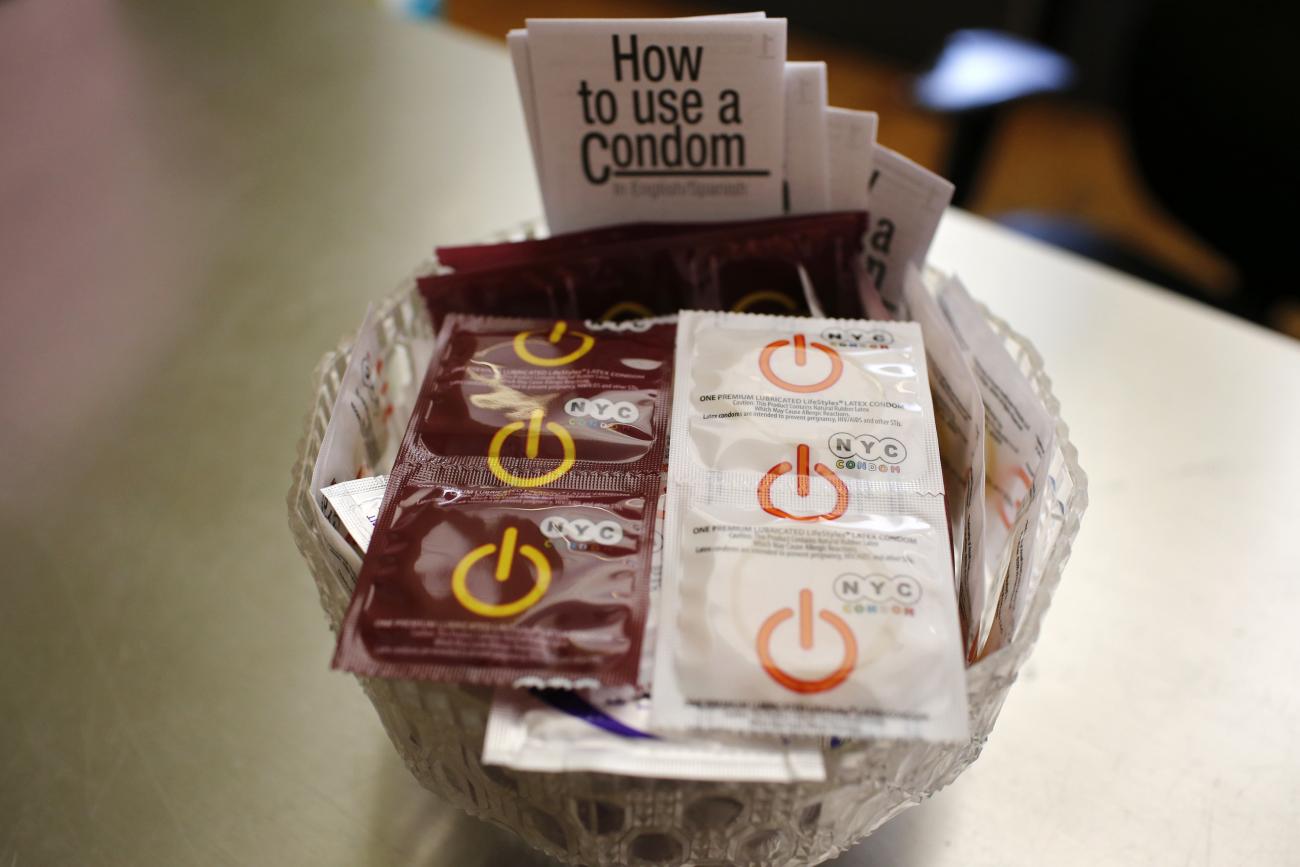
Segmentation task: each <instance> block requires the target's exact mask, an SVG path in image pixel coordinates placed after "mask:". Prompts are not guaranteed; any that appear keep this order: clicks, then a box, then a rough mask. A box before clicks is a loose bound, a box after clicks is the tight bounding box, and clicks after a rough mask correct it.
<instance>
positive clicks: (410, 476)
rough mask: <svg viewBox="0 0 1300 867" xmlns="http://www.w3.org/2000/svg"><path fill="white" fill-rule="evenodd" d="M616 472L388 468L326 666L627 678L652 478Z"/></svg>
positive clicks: (523, 677) (531, 678)
mask: <svg viewBox="0 0 1300 867" xmlns="http://www.w3.org/2000/svg"><path fill="white" fill-rule="evenodd" d="M620 481H621V483H620V484H617V485H611V484H610V482H611V479H610V478H609V477H602V478H598V479H584V478H583V477H582V476H581V475H578V474H574V475H570V476H568V477H567V478H566V480H565V483H564V485H563V486H560V485H557V486H556V487H548V488H533V489H522V490H520V489H516V490H509V489H503V488H500V487H493V486H492V485H493V483H494V482H495V480H494V479H492V478H491V477H490V476H488V475H487V474H486V473H484V472H483V471H482V470H467V469H466V468H463V467H454V466H453V467H449V466H447V465H441V464H424V465H422V466H418V467H405V468H403V469H402V471H400V472H396V473H394V474H393V476H391V477H390V480H389V485H390V488H391V486H394V485H395V486H396V487H395V488H393V491H394V493H393V494H392V495H391V499H390V501H389V502H388V503H387V504H386V505H385V512H384V514H382V515H381V518H380V523H379V527H378V528H377V530H376V532H375V535H374V537H373V538H372V539H371V542H370V548H369V550H368V551H367V552H366V559H365V565H364V567H363V569H362V573H361V578H360V580H359V581H358V583H357V591H356V594H355V595H354V597H353V600H352V605H351V607H350V608H349V609H348V615H347V618H346V619H345V621H344V623H343V629H342V633H341V636H340V640H339V645H338V650H337V652H336V654H335V657H334V665H335V667H337V668H343V669H346V670H348V671H352V672H355V673H357V674H364V675H369V676H374V677H402V678H415V679H425V680H437V681H454V682H458V683H472V684H487V685H494V684H495V685H509V684H518V683H520V682H521V681H522V682H524V683H529V682H531V683H532V684H534V685H537V686H552V687H554V686H567V687H584V686H587V687H596V686H609V685H615V684H626V683H633V682H635V680H636V675H637V668H638V665H639V662H640V656H641V642H642V635H643V632H644V629H645V617H646V610H647V606H648V596H647V594H648V574H649V569H650V552H651V547H652V541H653V538H654V521H655V511H656V506H657V498H658V487H659V480H658V479H657V478H650V477H638V476H628V477H624V478H622V479H621V480H620ZM609 487H616V488H618V490H608V489H603V488H609Z"/></svg>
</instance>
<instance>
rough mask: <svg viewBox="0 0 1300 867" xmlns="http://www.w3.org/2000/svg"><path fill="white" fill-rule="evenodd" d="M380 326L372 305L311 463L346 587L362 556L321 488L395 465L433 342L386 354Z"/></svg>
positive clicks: (320, 511) (322, 518) (320, 520)
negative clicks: (351, 541)
mask: <svg viewBox="0 0 1300 867" xmlns="http://www.w3.org/2000/svg"><path fill="white" fill-rule="evenodd" d="M379 327H380V326H379V322H378V320H377V319H376V318H375V310H374V307H373V306H372V307H371V308H370V309H369V310H367V311H366V318H365V320H364V321H363V322H362V323H361V328H360V329H359V330H358V331H357V336H356V339H355V340H354V341H353V342H352V347H351V354H350V356H349V360H348V367H347V370H346V371H345V372H344V373H343V380H342V382H340V384H339V393H338V397H337V398H336V399H335V402H334V408H333V410H332V411H331V412H330V420H329V424H328V425H326V427H325V433H324V435H323V436H322V438H321V444H320V450H319V452H318V453H317V455H316V464H315V466H314V467H312V476H311V492H312V498H313V499H314V500H315V501H316V506H317V510H316V520H317V524H318V525H319V526H320V527H321V532H323V533H324V534H325V537H326V539H327V540H328V541H329V543H330V549H331V550H332V551H333V552H334V554H335V557H336V561H337V563H336V565H338V566H339V576H340V577H341V578H343V579H344V584H345V585H346V586H348V587H351V586H352V585H353V584H354V583H355V582H356V576H357V573H358V572H360V571H361V558H360V557H358V556H357V552H356V550H355V549H354V548H353V547H352V545H351V544H349V543H348V541H347V539H346V538H345V537H344V533H345V532H346V529H347V528H346V527H345V526H344V524H343V522H342V520H341V519H340V517H339V515H337V514H335V511H334V507H333V505H332V504H331V503H330V501H329V500H328V499H327V498H326V497H325V495H324V494H323V493H322V491H323V489H325V488H327V487H329V486H330V485H336V484H338V483H339V482H343V481H349V480H352V479H360V478H365V477H368V476H375V475H379V474H380V473H384V472H387V471H388V469H389V468H390V467H392V465H393V460H394V459H395V458H396V456H397V449H398V446H400V445H401V442H402V433H403V432H404V431H405V429H406V422H407V420H408V419H409V418H410V417H411V411H412V409H413V408H414V406H415V398H416V394H417V392H418V391H419V387H420V381H421V379H422V378H423V376H424V372H425V369H426V368H427V367H428V366H429V358H430V356H431V355H432V354H433V341H432V340H431V339H419V340H413V341H410V342H409V343H408V344H406V345H404V346H403V345H399V346H396V347H394V348H393V349H392V350H391V351H390V352H389V353H388V354H387V355H386V354H385V351H384V349H383V344H382V342H381V340H380V332H379Z"/></svg>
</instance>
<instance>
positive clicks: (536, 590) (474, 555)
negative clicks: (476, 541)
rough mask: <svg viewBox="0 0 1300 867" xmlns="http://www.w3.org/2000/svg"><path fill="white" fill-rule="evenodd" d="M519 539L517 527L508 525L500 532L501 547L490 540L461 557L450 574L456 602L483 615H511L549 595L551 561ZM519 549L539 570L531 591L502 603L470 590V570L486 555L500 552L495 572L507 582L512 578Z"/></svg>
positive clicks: (497, 577) (498, 578)
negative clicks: (488, 600) (516, 553)
mask: <svg viewBox="0 0 1300 867" xmlns="http://www.w3.org/2000/svg"><path fill="white" fill-rule="evenodd" d="M518 542H519V530H518V528H516V527H507V528H506V531H505V532H504V533H503V534H502V535H501V545H500V548H499V549H498V546H497V544H496V543H495V542H488V543H487V544H486V545H480V546H478V547H477V548H475V549H474V550H473V551H470V552H469V553H468V554H466V555H465V556H464V557H462V558H461V559H460V562H459V563H457V564H456V568H455V569H454V570H453V571H452V573H451V592H452V593H453V594H455V596H456V601H457V602H459V603H460V604H461V605H462V606H464V607H465V608H466V609H467V610H469V611H472V612H473V613H475V614H478V615H480V616H482V617H511V616H513V615H515V614H518V613H519V612H521V611H527V610H528V609H529V608H531V607H533V606H534V605H536V604H537V600H539V599H541V598H542V597H543V596H544V595H546V588H548V587H550V586H551V564H550V563H548V562H547V561H546V556H545V555H544V554H542V552H541V551H539V550H537V549H536V548H534V547H533V546H532V545H529V544H527V543H525V544H523V545H519V544H518ZM498 550H499V551H500V553H499V554H498V553H497V552H498ZM516 551H518V553H519V554H520V556H522V557H523V558H524V559H525V560H527V561H528V562H530V563H532V564H533V569H534V570H535V571H536V572H537V578H536V580H535V581H534V582H533V589H532V590H530V591H528V593H527V594H525V595H524V596H521V597H520V598H518V599H516V600H515V601H514V602H503V603H501V604H493V603H491V602H484V601H483V600H482V599H479V598H478V597H477V596H475V595H474V594H473V593H471V592H470V590H469V570H470V569H471V568H472V567H473V566H474V564H475V563H477V562H478V561H480V560H482V559H484V558H485V557H491V556H492V555H493V554H497V565H496V571H495V573H494V575H495V577H496V579H497V580H498V581H505V580H506V579H507V578H509V577H510V568H511V566H513V565H514V562H515V552H516Z"/></svg>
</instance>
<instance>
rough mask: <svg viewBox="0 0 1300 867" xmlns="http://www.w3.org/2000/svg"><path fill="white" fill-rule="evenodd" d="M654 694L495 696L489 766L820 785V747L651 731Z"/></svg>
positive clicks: (508, 692)
mask: <svg viewBox="0 0 1300 867" xmlns="http://www.w3.org/2000/svg"><path fill="white" fill-rule="evenodd" d="M650 702H651V700H650V696H649V694H648V693H646V692H641V693H639V694H637V695H633V696H627V695H624V694H622V693H620V692H619V691H618V690H594V691H592V692H589V693H583V694H578V693H574V692H568V691H558V690H546V691H541V690H538V691H524V690H516V689H505V688H498V689H497V690H496V691H495V692H494V694H493V697H492V709H491V711H490V712H489V714H488V723H487V733H486V736H485V737H484V739H483V754H482V758H483V763H484V764H488V765H504V766H506V767H510V768H514V769H516V770H520V771H543V772H550V773H566V772H574V771H589V772H593V773H604V774H625V775H628V776H634V777H654V778H658V779H670V780H723V781H732V782H756V783H787V782H800V781H806V782H816V781H820V780H824V779H825V778H826V769H825V766H824V764H823V762H822V754H821V750H820V749H819V748H818V746H817V745H816V743H815V742H811V741H802V742H798V743H796V742H791V741H788V740H781V739H776V738H769V739H761V738H752V737H750V738H744V739H742V738H739V737H734V736H732V737H728V736H726V735H721V734H718V735H709V736H704V735H683V734H667V733H664V734H655V733H652V732H650V730H649V725H650Z"/></svg>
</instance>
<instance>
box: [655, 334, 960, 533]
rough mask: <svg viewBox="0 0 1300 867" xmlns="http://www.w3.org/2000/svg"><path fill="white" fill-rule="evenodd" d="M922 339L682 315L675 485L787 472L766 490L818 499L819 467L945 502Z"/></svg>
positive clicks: (678, 350) (675, 421) (675, 417)
mask: <svg viewBox="0 0 1300 867" xmlns="http://www.w3.org/2000/svg"><path fill="white" fill-rule="evenodd" d="M921 340H922V338H921V329H920V327H919V326H917V325H916V324H915V323H913V322H876V321H870V320H842V319H813V318H808V317H795V316H756V315H750V314H744V313H719V312H707V313H701V312H694V311H683V312H682V314H681V315H680V317H679V319H678V325H677V357H678V359H679V361H681V362H687V363H689V364H691V365H692V367H691V368H690V369H689V370H688V371H686V372H682V371H679V372H678V373H677V379H676V382H677V387H678V391H676V392H675V393H674V404H675V407H687V406H689V407H690V409H691V411H690V412H689V413H682V415H681V416H680V420H681V422H682V424H683V427H682V428H681V429H680V430H678V429H677V427H676V424H677V421H678V415H677V413H676V410H675V411H674V433H673V436H674V437H676V436H677V433H679V432H680V433H682V434H683V436H682V438H681V439H674V441H673V445H674V449H673V452H672V455H673V457H674V458H678V457H679V458H680V460H678V461H677V462H676V463H675V464H674V463H672V462H670V468H669V473H670V476H671V475H673V473H674V472H675V473H676V474H677V475H676V478H678V479H680V480H683V481H684V480H686V479H687V478H689V477H692V476H695V475H698V474H700V473H713V472H719V471H721V472H727V473H736V474H740V475H742V476H745V475H748V476H754V477H756V478H761V477H764V476H767V475H772V474H773V471H774V470H775V468H776V466H777V465H780V464H787V465H788V466H787V468H786V470H784V471H781V472H777V473H776V474H775V475H776V476H777V477H778V478H776V479H774V480H772V481H771V482H770V483H769V484H770V486H771V489H772V491H774V492H778V491H784V490H785V489H786V488H790V489H792V490H793V489H794V488H795V487H798V488H799V490H798V491H797V496H798V498H799V499H801V500H802V499H803V498H804V497H806V496H808V490H807V489H809V488H812V489H815V490H813V491H812V493H813V494H814V495H820V494H821V493H822V492H823V491H822V488H823V484H824V483H823V482H821V481H818V478H819V477H820V478H821V479H827V478H829V477H828V476H827V475H826V474H825V473H822V472H821V471H819V470H817V469H816V467H818V466H824V467H826V468H828V469H833V470H834V471H835V475H836V476H837V477H838V478H843V479H844V480H846V481H855V480H856V481H861V482H873V483H874V482H877V481H879V482H882V483H883V482H886V481H887V482H888V483H890V485H892V486H901V487H902V488H905V489H908V490H913V491H918V492H922V493H936V492H939V493H941V492H942V491H943V479H942V470H941V467H940V462H939V451H938V443H937V440H936V439H935V429H934V415H933V409H932V407H931V402H930V384H929V379H928V376H927V372H926V361H925V350H924V348H923V345H922V342H921ZM683 347H686V350H685V352H686V353H687V354H689V357H684V350H683ZM674 467H675V469H674ZM805 478H808V479H810V481H804V480H803V479H805ZM814 482H815V483H816V484H813V483H814ZM832 487H833V485H832ZM814 499H816V497H815V496H814ZM670 547H671V546H670Z"/></svg>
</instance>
